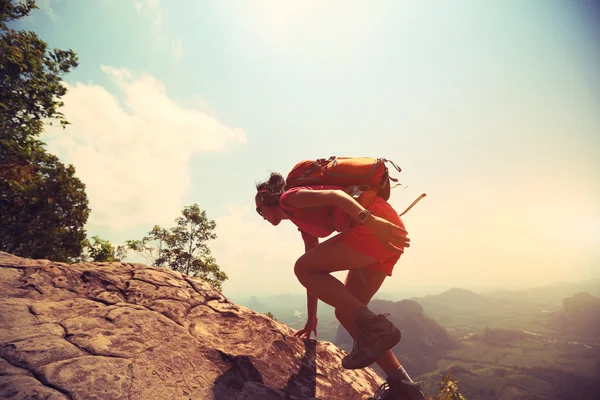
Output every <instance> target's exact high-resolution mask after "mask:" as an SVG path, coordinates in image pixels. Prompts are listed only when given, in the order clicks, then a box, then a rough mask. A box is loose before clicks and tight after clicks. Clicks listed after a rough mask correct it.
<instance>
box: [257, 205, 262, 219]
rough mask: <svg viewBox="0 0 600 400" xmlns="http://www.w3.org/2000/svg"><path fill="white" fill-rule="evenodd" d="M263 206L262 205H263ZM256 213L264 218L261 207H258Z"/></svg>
mask: <svg viewBox="0 0 600 400" xmlns="http://www.w3.org/2000/svg"><path fill="white" fill-rule="evenodd" d="M261 205H262V204H261ZM256 212H257V213H258V215H260V216H261V217H262V216H263V215H262V212H261V211H260V205H258V206H256Z"/></svg>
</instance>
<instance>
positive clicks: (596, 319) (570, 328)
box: [550, 292, 600, 339]
mask: <svg viewBox="0 0 600 400" xmlns="http://www.w3.org/2000/svg"><path fill="white" fill-rule="evenodd" d="M550 326H551V327H552V328H553V329H555V330H557V331H558V332H561V333H563V334H565V335H569V336H572V337H574V338H578V339H580V338H592V339H600V298H599V297H596V296H592V295H591V294H589V293H583V292H582V293H577V294H576V295H574V296H571V297H568V298H566V299H564V300H563V309H562V310H561V311H559V312H557V313H555V314H554V316H553V318H552V319H551V321H550Z"/></svg>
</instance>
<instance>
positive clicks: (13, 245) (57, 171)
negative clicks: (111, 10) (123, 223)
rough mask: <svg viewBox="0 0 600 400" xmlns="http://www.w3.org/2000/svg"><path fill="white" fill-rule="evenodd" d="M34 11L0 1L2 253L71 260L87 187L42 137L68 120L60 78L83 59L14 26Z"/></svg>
mask: <svg viewBox="0 0 600 400" xmlns="http://www.w3.org/2000/svg"><path fill="white" fill-rule="evenodd" d="M36 8H37V6H36V5H35V1H33V0H27V1H10V0H0V220H1V221H2V226H1V229H0V250H3V251H7V252H10V253H13V254H15V255H19V256H22V257H32V258H48V259H51V260H55V261H63V262H68V261H72V260H74V259H76V258H77V257H79V256H80V255H81V252H82V247H83V244H84V240H85V236H86V233H85V230H84V225H85V223H86V222H87V219H88V217H89V213H90V209H89V208H88V200H87V196H86V193H85V185H84V184H83V183H82V182H81V181H80V180H79V179H78V178H77V177H76V176H75V168H74V167H73V166H72V165H69V166H65V165H64V164H63V163H61V162H60V161H59V160H58V158H57V157H56V156H54V155H51V154H49V153H47V152H46V150H45V149H44V147H43V146H44V143H43V142H41V141H40V140H38V139H37V137H38V136H39V135H40V134H41V133H42V132H43V130H44V123H45V122H48V123H50V124H52V121H59V123H60V124H61V125H62V126H63V127H64V126H65V125H66V124H68V122H67V120H66V119H65V118H64V116H63V114H62V113H60V112H59V111H58V109H59V108H60V107H61V106H62V105H63V102H62V101H61V97H62V96H64V95H65V94H66V92H67V89H66V88H65V87H64V86H63V84H62V81H61V75H63V74H65V73H68V72H69V71H70V70H71V69H72V68H75V67H76V66H77V56H76V55H75V53H74V52H73V51H72V50H60V49H54V50H53V51H49V50H48V48H47V44H46V43H45V42H44V41H43V40H41V39H40V38H39V37H38V36H37V35H36V34H35V33H34V32H25V31H22V30H21V31H16V30H14V29H12V28H10V27H9V23H10V22H12V21H14V20H17V19H19V18H23V17H25V16H27V15H28V14H29V13H30V11H31V10H33V9H36Z"/></svg>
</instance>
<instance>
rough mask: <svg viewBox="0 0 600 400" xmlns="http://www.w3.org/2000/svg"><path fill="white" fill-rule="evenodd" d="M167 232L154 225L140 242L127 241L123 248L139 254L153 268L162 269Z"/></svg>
mask: <svg viewBox="0 0 600 400" xmlns="http://www.w3.org/2000/svg"><path fill="white" fill-rule="evenodd" d="M168 234H169V232H168V231H167V230H166V229H164V228H161V227H160V226H158V225H154V227H153V228H152V230H151V231H150V232H148V235H147V236H144V237H143V238H142V239H141V240H127V241H125V246H126V247H127V248H128V249H130V250H133V251H135V252H136V253H138V254H140V255H141V256H142V257H144V258H145V259H146V261H148V263H149V264H150V265H151V266H153V267H162V266H164V263H165V256H164V250H165V248H166V238H167V236H168Z"/></svg>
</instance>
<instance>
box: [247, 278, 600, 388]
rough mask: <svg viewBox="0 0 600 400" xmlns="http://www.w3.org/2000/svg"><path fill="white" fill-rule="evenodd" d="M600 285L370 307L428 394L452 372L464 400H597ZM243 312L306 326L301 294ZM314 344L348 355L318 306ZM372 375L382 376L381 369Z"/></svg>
mask: <svg viewBox="0 0 600 400" xmlns="http://www.w3.org/2000/svg"><path fill="white" fill-rule="evenodd" d="M598 296H600V281H597V280H595V281H585V282H580V283H577V284H573V283H571V284H555V285H549V286H546V287H538V288H532V289H527V290H519V291H498V292H492V293H485V294H480V293H475V292H473V291H470V290H466V289H461V288H453V289H450V290H448V291H445V292H443V293H440V294H437V295H430V296H424V297H414V298H411V299H399V300H397V301H392V300H380V299H374V300H373V301H371V303H370V305H369V306H370V307H371V309H373V311H375V312H378V313H382V312H386V313H389V314H390V317H389V318H390V319H391V320H392V321H393V322H394V323H395V324H396V325H397V326H398V327H399V328H400V329H401V331H402V340H401V342H400V343H399V344H398V345H397V346H396V347H395V348H394V353H395V354H396V356H397V357H398V359H399V360H400V362H401V363H402V364H403V365H404V366H405V368H406V369H407V370H408V371H409V373H410V374H411V376H412V377H413V379H415V380H419V381H422V382H423V384H424V390H425V392H426V394H427V395H428V396H432V395H434V394H436V393H437V391H438V388H439V386H440V380H441V379H442V377H443V376H444V375H447V374H451V376H452V378H453V379H457V380H458V382H457V384H458V387H459V390H460V393H461V394H463V395H464V396H465V398H466V399H467V400H551V399H552V400H595V399H597V398H600V379H599V377H600V297H598ZM245 303H246V304H244V302H240V304H242V305H244V306H247V307H250V308H253V309H254V310H255V311H257V312H263V313H267V312H270V313H272V314H273V316H274V318H276V319H277V320H279V321H281V322H283V323H286V324H287V325H289V326H290V327H292V328H293V329H301V328H302V327H303V326H304V323H305V321H306V299H305V298H304V296H302V295H289V294H286V295H281V296H274V297H271V298H269V297H264V298H261V297H258V296H257V297H254V298H253V299H248V300H247V301H245ZM318 318H319V324H318V327H317V332H318V337H317V339H318V340H321V341H330V342H333V343H334V344H336V345H337V346H339V347H340V348H342V349H344V350H346V351H349V350H350V348H351V346H352V340H351V338H350V336H349V335H348V334H347V332H346V331H345V330H344V329H343V328H341V326H340V325H339V323H338V322H337V320H336V319H335V316H334V313H333V309H332V308H331V307H330V306H328V305H327V304H324V303H322V302H319V309H318ZM373 368H374V369H375V371H377V372H378V373H380V374H381V375H382V376H384V377H385V374H384V373H383V371H382V370H381V369H379V367H378V366H376V365H373Z"/></svg>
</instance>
